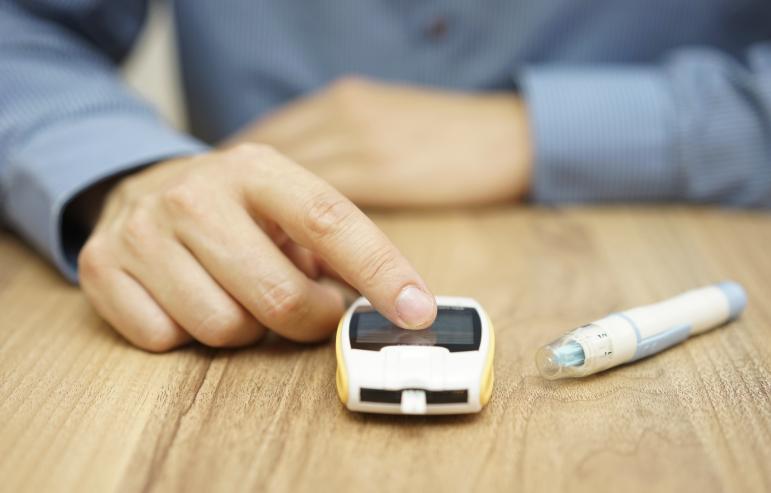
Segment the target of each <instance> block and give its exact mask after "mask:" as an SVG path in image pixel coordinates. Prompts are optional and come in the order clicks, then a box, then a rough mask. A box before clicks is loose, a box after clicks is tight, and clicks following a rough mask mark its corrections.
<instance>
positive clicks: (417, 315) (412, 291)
mask: <svg viewBox="0 0 771 493" xmlns="http://www.w3.org/2000/svg"><path fill="white" fill-rule="evenodd" d="M396 312H397V313H398V314H399V318H401V319H402V321H403V322H404V323H405V324H407V326H408V327H411V328H412V327H420V326H422V325H424V324H425V323H426V322H428V321H429V320H431V319H432V318H433V316H434V300H433V298H431V296H429V295H428V293H426V292H425V291H423V290H422V289H420V288H418V287H417V286H407V287H406V288H404V289H402V292H401V293H399V296H398V297H397V298H396Z"/></svg>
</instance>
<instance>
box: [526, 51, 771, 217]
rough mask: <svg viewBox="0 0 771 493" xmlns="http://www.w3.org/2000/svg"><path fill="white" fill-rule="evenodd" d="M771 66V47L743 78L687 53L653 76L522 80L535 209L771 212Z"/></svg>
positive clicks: (740, 70)
mask: <svg viewBox="0 0 771 493" xmlns="http://www.w3.org/2000/svg"><path fill="white" fill-rule="evenodd" d="M769 60H771V51H770V50H768V48H767V47H766V48H763V47H758V48H757V49H756V50H755V51H754V52H753V54H752V55H751V56H750V59H749V63H748V66H747V67H744V66H741V65H739V64H738V63H737V62H735V61H732V60H730V59H728V58H727V57H724V56H722V55H720V54H718V53H715V52H710V51H706V50H684V51H681V52H678V53H676V54H674V55H673V56H672V57H670V58H669V59H668V60H666V61H665V63H663V64H662V65H660V66H605V67H556V66H553V67H533V68H531V69H529V70H527V71H525V74H524V76H523V78H522V83H523V85H524V90H525V97H526V100H527V103H528V107H529V114H530V121H531V126H532V129H533V132H532V133H533V139H534V147H535V166H534V182H533V192H532V196H533V198H534V199H535V200H536V201H541V202H549V203H565V202H593V201H690V202H714V203H722V204H727V205H737V206H758V207H769V206H771V156H769V151H768V145H767V142H769V141H770V140H771V131H769V129H770V128H771V73H769V71H768V70H767V68H765V67H768V66H769Z"/></svg>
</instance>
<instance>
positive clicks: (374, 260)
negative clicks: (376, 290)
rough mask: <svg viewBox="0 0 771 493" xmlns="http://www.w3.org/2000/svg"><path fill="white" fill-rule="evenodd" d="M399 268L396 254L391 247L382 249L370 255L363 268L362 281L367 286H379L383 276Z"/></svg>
mask: <svg viewBox="0 0 771 493" xmlns="http://www.w3.org/2000/svg"><path fill="white" fill-rule="evenodd" d="M397 268H398V259H397V254H396V252H395V251H394V250H393V249H392V248H390V247H380V248H377V249H375V251H374V252H373V253H372V254H370V255H368V256H367V258H366V260H365V261H364V264H363V265H362V267H361V280H362V281H363V282H364V283H365V284H366V285H367V286H372V285H375V284H378V283H379V281H380V279H382V278H383V276H387V275H389V273H391V272H394V271H395V270H397Z"/></svg>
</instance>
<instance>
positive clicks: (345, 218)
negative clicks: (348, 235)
mask: <svg viewBox="0 0 771 493" xmlns="http://www.w3.org/2000/svg"><path fill="white" fill-rule="evenodd" d="M356 212H357V209H356V206H354V205H353V204H352V203H351V202H349V201H348V200H346V199H345V198H342V197H334V196H331V195H329V194H322V195H318V196H316V197H314V198H313V199H311V200H310V201H309V203H308V205H307V206H306V207H305V217H304V224H305V227H306V229H307V230H308V231H310V232H311V233H312V234H313V235H315V236H316V237H317V238H319V239H322V238H325V237H328V236H331V235H332V234H333V233H334V232H335V231H339V230H340V229H342V228H344V227H345V226H346V225H347V224H348V222H349V221H351V219H352V218H353V217H354V216H355V214H356Z"/></svg>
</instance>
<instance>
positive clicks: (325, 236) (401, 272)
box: [246, 147, 436, 329]
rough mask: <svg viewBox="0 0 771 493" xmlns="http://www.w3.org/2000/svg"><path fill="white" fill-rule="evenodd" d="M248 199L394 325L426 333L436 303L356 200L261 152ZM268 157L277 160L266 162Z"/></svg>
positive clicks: (272, 153) (249, 181)
mask: <svg viewBox="0 0 771 493" xmlns="http://www.w3.org/2000/svg"><path fill="white" fill-rule="evenodd" d="M256 153H257V154H260V155H262V158H260V157H259V156H254V158H255V159H257V160H258V161H260V162H261V164H260V165H259V170H260V172H259V173H258V174H257V176H254V177H253V179H248V180H247V184H246V196H247V200H248V201H249V203H250V204H251V205H252V206H253V207H254V208H256V209H257V211H258V212H259V213H261V214H264V215H267V216H268V217H270V218H271V219H273V220H274V221H276V222H278V223H279V225H280V226H281V227H282V228H283V229H284V231H285V232H286V233H287V234H288V235H289V236H290V237H291V238H292V239H293V240H294V241H295V242H297V243H299V244H300V245H302V246H304V247H306V248H308V249H310V250H312V251H315V252H316V253H317V254H319V255H320V256H321V257H322V258H323V259H324V260H325V261H326V262H327V263H329V265H330V266H331V267H332V268H334V269H335V270H336V271H337V272H339V273H340V275H341V276H342V277H343V279H345V280H346V281H347V282H348V283H349V284H351V285H352V286H353V287H355V288H356V289H358V290H359V292H361V293H362V294H363V295H364V296H365V297H366V298H367V299H369V301H370V302H371V303H372V305H373V306H374V307H375V308H376V309H377V310H378V311H379V312H380V313H382V314H383V315H384V316H385V317H386V318H388V319H389V320H391V321H392V322H393V323H395V324H397V325H399V326H401V327H404V328H412V329H420V328H425V327H428V326H429V325H431V324H432V323H433V321H434V319H435V318H436V300H435V298H434V296H433V295H432V294H431V292H430V291H429V289H428V287H427V286H426V283H425V282H424V281H423V279H422V278H421V277H420V276H419V275H418V273H417V272H416V271H415V269H414V268H413V267H412V265H410V263H409V261H407V259H406V258H405V257H404V256H403V255H402V254H401V252H399V250H398V249H397V248H396V246H394V244H393V243H391V241H390V240H389V239H388V238H387V237H386V236H385V234H384V233H383V232H382V231H380V229H379V228H378V227H377V226H375V224H374V223H373V222H372V221H371V220H370V219H369V218H368V217H367V216H366V215H364V213H363V212H361V211H360V210H359V209H358V208H357V207H356V206H355V205H354V204H353V203H352V202H351V201H350V200H348V199H347V198H345V197H344V196H343V195H342V194H341V193H339V192H338V191H337V190H335V189H334V188H333V187H332V186H330V185H329V184H327V183H326V182H324V181H323V180H321V179H320V178H318V177H317V176H315V175H313V174H312V173H311V172H309V171H308V170H306V169H304V168H302V167H301V166H299V165H297V164H295V163H293V162H292V161H290V160H289V159H286V158H284V157H283V156H280V155H279V154H278V153H276V152H275V151H270V150H267V149H266V148H262V147H258V148H257V149H256ZM266 154H268V155H271V156H266Z"/></svg>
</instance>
